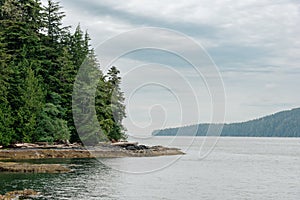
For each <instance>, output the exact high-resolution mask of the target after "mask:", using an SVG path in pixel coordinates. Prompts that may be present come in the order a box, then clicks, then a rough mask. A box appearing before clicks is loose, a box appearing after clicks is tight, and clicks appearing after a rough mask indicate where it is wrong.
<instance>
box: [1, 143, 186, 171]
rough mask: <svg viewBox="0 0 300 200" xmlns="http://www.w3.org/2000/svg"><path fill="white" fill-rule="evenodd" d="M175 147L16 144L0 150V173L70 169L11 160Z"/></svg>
mask: <svg viewBox="0 0 300 200" xmlns="http://www.w3.org/2000/svg"><path fill="white" fill-rule="evenodd" d="M183 154H184V153H183V152H182V151H181V150H180V149H177V148H169V147H163V146H151V147H150V146H146V145H138V143H136V142H118V143H101V144H99V145H97V146H94V147H82V146H80V145H51V146H50V145H48V146H47V145H46V146H45V145H43V146H41V145H39V144H18V145H16V147H15V148H10V149H2V150H0V160H2V161H4V162H0V172H18V173H66V172H70V169H68V168H66V167H64V166H62V165H57V164H39V165H38V164H29V163H16V162H10V161H13V160H31V159H49V158H122V157H154V156H170V155H183Z"/></svg>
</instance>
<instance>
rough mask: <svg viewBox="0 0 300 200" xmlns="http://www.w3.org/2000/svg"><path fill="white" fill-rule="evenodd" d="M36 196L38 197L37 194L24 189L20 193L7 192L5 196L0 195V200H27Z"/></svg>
mask: <svg viewBox="0 0 300 200" xmlns="http://www.w3.org/2000/svg"><path fill="white" fill-rule="evenodd" d="M37 195H39V193H38V192H36V191H34V190H27V189H26V190H21V191H12V192H7V193H6V194H5V195H0V200H13V199H28V198H30V197H33V196H37Z"/></svg>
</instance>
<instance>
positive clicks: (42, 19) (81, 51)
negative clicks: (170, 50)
mask: <svg viewBox="0 0 300 200" xmlns="http://www.w3.org/2000/svg"><path fill="white" fill-rule="evenodd" d="M64 16H65V14H64V13H63V12H61V7H60V5H59V4H58V3H57V2H53V1H52V0H49V1H48V4H47V5H42V4H41V2H40V0H1V1H0V145H4V146H5V145H9V144H12V143H16V142H39V141H47V142H54V141H58V142H59V141H60V142H65V141H68V140H71V142H81V141H80V139H84V140H86V141H88V143H89V144H95V143H97V142H98V141H100V140H104V139H109V140H119V139H122V138H124V137H125V134H124V127H123V126H122V120H123V118H124V117H125V111H124V110H125V106H124V104H123V102H124V96H123V93H122V91H121V90H120V87H119V85H120V81H121V79H120V77H119V73H120V72H119V71H118V70H117V68H116V67H112V68H111V69H110V70H109V72H108V74H103V73H102V72H101V70H100V65H99V63H98V61H97V58H96V56H95V54H94V51H93V49H92V48H91V47H90V44H89V41H90V38H89V35H88V34H87V33H84V32H83V31H82V30H81V28H80V26H78V27H77V28H76V30H75V32H74V33H71V31H70V27H69V26H64V25H63V24H62V19H63V18H64ZM84 61H85V62H89V64H90V65H92V66H93V67H94V68H95V69H97V70H94V71H95V72H93V73H98V75H99V74H100V75H99V76H97V77H100V78H99V80H98V87H97V91H96V99H95V110H96V111H97V118H98V120H99V124H100V125H101V128H102V130H101V132H95V131H94V132H93V131H88V130H91V129H92V128H91V127H84V128H85V129H86V130H87V131H85V135H83V137H82V138H79V137H78V134H77V131H76V128H75V125H74V120H73V115H72V109H73V108H72V92H73V86H74V82H75V79H76V75H77V73H78V70H79V68H80V66H81V64H82V63H83V62H84ZM99 70H100V71H99ZM96 71H97V72H96ZM89 75H92V74H89ZM87 120H88V119H87ZM103 136H104V137H103Z"/></svg>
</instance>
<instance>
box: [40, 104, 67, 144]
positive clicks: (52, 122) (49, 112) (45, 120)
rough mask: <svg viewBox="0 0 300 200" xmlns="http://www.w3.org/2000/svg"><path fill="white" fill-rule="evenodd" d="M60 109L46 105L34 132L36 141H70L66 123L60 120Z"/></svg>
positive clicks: (52, 105)
mask: <svg viewBox="0 0 300 200" xmlns="http://www.w3.org/2000/svg"><path fill="white" fill-rule="evenodd" d="M61 109H62V108H60V107H59V106H56V105H54V104H52V103H47V104H46V105H45V106H44V108H43V110H42V112H41V114H40V116H39V122H38V128H37V130H36V132H35V133H36V136H37V138H36V141H40V142H42V141H48V142H53V141H61V142H66V141H69V140H70V131H69V129H68V126H67V122H66V121H65V120H63V119H61V118H60V114H61Z"/></svg>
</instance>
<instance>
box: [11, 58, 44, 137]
mask: <svg viewBox="0 0 300 200" xmlns="http://www.w3.org/2000/svg"><path fill="white" fill-rule="evenodd" d="M24 64H25V63H24ZM25 65H26V64H25ZM20 94H21V96H20V99H21V102H22V106H21V107H20V109H19V110H18V112H17V115H18V123H17V124H16V126H17V133H18V137H17V139H18V141H22V142H33V141H34V139H35V138H36V136H35V129H36V128H37V116H39V114H40V112H41V111H42V108H43V106H44V102H43V101H44V92H43V90H42V89H41V85H40V81H39V80H38V78H37V77H36V76H35V75H34V71H33V70H32V69H31V67H30V66H29V67H28V68H27V76H26V78H25V81H24V85H23V87H21V88H20Z"/></svg>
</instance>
